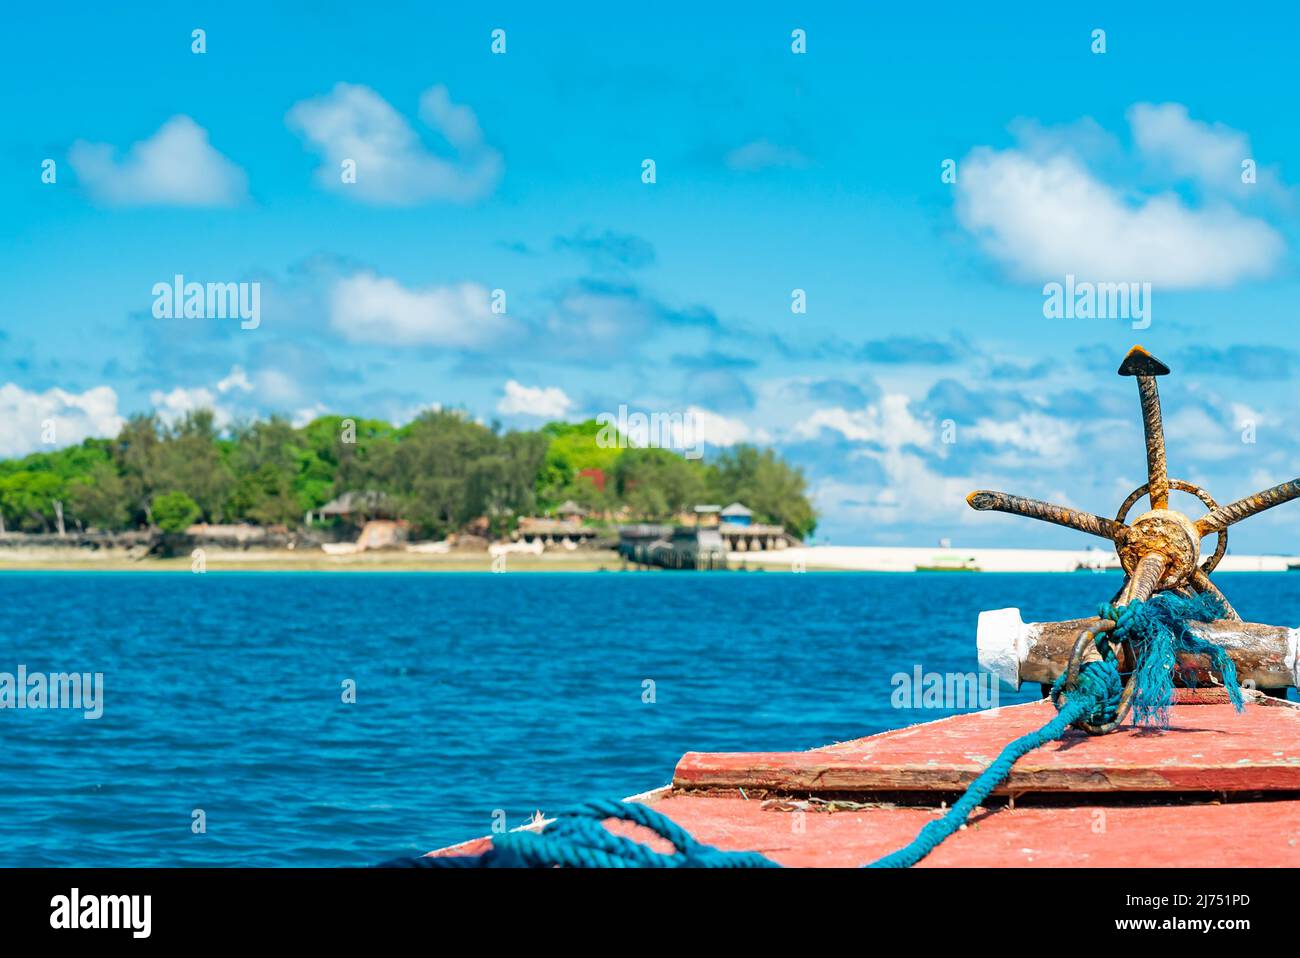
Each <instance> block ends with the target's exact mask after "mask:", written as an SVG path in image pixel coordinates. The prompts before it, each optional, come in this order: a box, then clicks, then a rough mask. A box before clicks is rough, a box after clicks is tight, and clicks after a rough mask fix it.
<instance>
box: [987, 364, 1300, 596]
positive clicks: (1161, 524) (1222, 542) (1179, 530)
mask: <svg viewBox="0 0 1300 958" xmlns="http://www.w3.org/2000/svg"><path fill="white" fill-rule="evenodd" d="M1119 374H1120V375H1121V376H1132V377H1134V378H1136V379H1137V385H1138V397H1139V399H1140V400H1141V404H1142V426H1143V431H1144V434H1145V437H1146V451H1147V483H1146V485H1144V486H1140V487H1139V488H1137V489H1135V490H1134V491H1133V493H1132V494H1131V495H1129V497H1128V498H1127V499H1126V500H1125V502H1124V504H1123V505H1122V506H1121V507H1120V510H1119V512H1118V514H1117V515H1116V517H1115V518H1114V519H1103V518H1102V517H1101V516H1095V515H1093V514H1092V513H1089V512H1079V511H1078V510H1076V509H1069V508H1066V507H1065V506H1058V505H1054V504H1052V503H1050V502H1043V501H1041V500H1038V499H1026V498H1024V497H1022V496H1013V495H1011V494H1009V493H1005V492H992V491H989V490H984V489H981V490H978V491H976V492H972V493H971V494H970V495H969V496H967V497H966V501H967V503H968V504H969V505H970V507H971V508H972V509H977V510H980V511H989V510H992V511H995V512H1008V513H1011V514H1012V515H1018V516H1027V517H1028V518H1031V519H1039V520H1041V521H1043V522H1052V523H1055V524H1057V525H1061V526H1067V527H1069V528H1071V529H1078V530H1079V531H1080V532H1086V533H1088V534H1089V535H1094V536H1099V537H1100V538H1103V539H1110V540H1111V541H1112V542H1114V543H1115V550H1116V552H1117V553H1118V555H1119V559H1120V563H1121V564H1122V565H1123V567H1124V571H1125V573H1127V579H1126V581H1125V584H1124V588H1123V589H1122V590H1121V591H1120V594H1119V595H1118V596H1117V598H1116V602H1117V603H1118V604H1120V605H1123V604H1125V603H1128V602H1132V601H1144V600H1146V599H1148V598H1150V597H1151V596H1152V595H1154V594H1155V593H1157V592H1163V591H1168V592H1176V593H1179V594H1181V595H1190V594H1192V593H1197V592H1199V593H1210V594H1211V595H1214V596H1215V597H1217V598H1218V599H1220V600H1221V601H1222V602H1223V603H1224V606H1225V609H1226V614H1227V616H1228V618H1229V619H1230V620H1232V621H1239V620H1240V616H1239V615H1238V614H1237V611H1236V610H1235V609H1234V608H1233V607H1232V605H1231V604H1230V603H1229V602H1228V600H1227V598H1226V597H1225V596H1224V595H1223V593H1222V592H1220V591H1219V589H1218V587H1217V586H1215V585H1214V583H1213V582H1211V581H1210V577H1209V574H1210V573H1211V572H1212V571H1214V568H1215V566H1217V565H1218V564H1219V560H1220V559H1222V558H1223V555H1224V553H1225V552H1226V551H1227V547H1228V538H1227V537H1228V534H1227V528H1228V526H1230V525H1232V524H1233V523H1235V522H1240V521H1241V520H1242V519H1245V518H1248V517H1249V516H1253V515H1255V514H1256V513H1259V512H1263V511H1264V510H1265V509H1271V508H1272V507H1273V506H1277V505H1281V504H1282V503H1284V502H1289V501H1290V500H1292V499H1297V498H1300V479H1293V480H1291V481H1290V482H1284V483H1282V484H1281V485H1277V486H1274V487H1272V488H1271V489H1265V490H1264V491H1263V492H1257V493H1255V494H1254V495H1252V496H1247V497H1246V498H1244V499H1238V500H1237V501H1236V502H1231V503H1228V504H1227V505H1225V506H1220V505H1218V504H1217V503H1216V502H1215V501H1214V499H1213V498H1212V497H1211V496H1210V495H1209V493H1207V492H1206V491H1205V490H1203V489H1201V488H1200V487H1199V486H1196V485H1193V484H1192V483H1189V482H1185V481H1183V480H1181V479H1170V478H1169V472H1168V465H1167V462H1166V459H1165V436H1164V420H1163V416H1162V412H1161V408H1160V392H1159V390H1158V389H1157V387H1156V377H1158V376H1167V375H1168V374H1169V367H1168V366H1166V365H1165V364H1164V363H1162V362H1161V361H1160V360H1158V359H1156V358H1155V357H1154V356H1152V355H1151V354H1150V353H1149V352H1147V351H1146V350H1145V349H1143V348H1142V347H1141V346H1134V347H1133V348H1132V349H1130V350H1129V352H1128V355H1127V356H1125V357H1124V361H1123V363H1121V364H1120V367H1119ZM1171 489H1177V490H1179V491H1182V492H1188V493H1191V494H1192V495H1195V496H1196V497H1198V498H1199V499H1200V500H1201V501H1202V502H1203V503H1205V505H1206V507H1207V508H1208V509H1209V510H1210V511H1209V512H1208V513H1206V514H1205V515H1204V516H1202V517H1201V518H1200V519H1198V520H1195V521H1193V520H1191V519H1189V518H1188V517H1187V516H1186V515H1184V514H1183V513H1182V512H1180V511H1179V510H1176V509H1170V508H1169V491H1170V490H1171ZM1143 495H1146V497H1147V499H1148V500H1149V501H1150V503H1151V508H1150V510H1149V511H1147V512H1145V513H1143V514H1142V515H1140V516H1138V518H1137V519H1135V520H1134V521H1133V523H1132V524H1128V523H1127V522H1126V519H1127V517H1128V512H1129V509H1131V508H1132V507H1133V505H1134V504H1135V503H1136V502H1137V500H1138V499H1139V498H1141V497H1142V496H1143ZM1212 533H1217V534H1218V537H1219V539H1218V542H1217V544H1216V546H1215V549H1214V552H1213V553H1212V554H1211V555H1210V557H1209V558H1208V559H1207V560H1205V562H1204V563H1202V564H1201V565H1199V566H1198V565H1197V562H1198V561H1199V560H1200V541H1201V539H1202V538H1204V537H1205V536H1207V535H1210V534H1212Z"/></svg>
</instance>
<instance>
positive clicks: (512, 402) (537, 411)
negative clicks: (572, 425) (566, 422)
mask: <svg viewBox="0 0 1300 958" xmlns="http://www.w3.org/2000/svg"><path fill="white" fill-rule="evenodd" d="M571 408H573V400H572V399H570V398H569V397H568V396H567V395H565V392H564V390H563V389H561V388H560V387H559V386H525V385H523V384H522V383H518V382H516V381H515V380H513V379H511V380H508V381H507V382H506V385H505V395H504V396H502V397H501V401H500V402H498V403H497V412H499V413H502V414H503V415H507V416H536V417H537V418H538V419H563V418H564V417H565V416H567V415H568V414H569V410H570V409H571Z"/></svg>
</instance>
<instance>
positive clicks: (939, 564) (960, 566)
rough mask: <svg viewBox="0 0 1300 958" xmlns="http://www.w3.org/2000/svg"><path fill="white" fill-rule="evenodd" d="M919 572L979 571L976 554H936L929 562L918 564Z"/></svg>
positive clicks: (917, 569)
mask: <svg viewBox="0 0 1300 958" xmlns="http://www.w3.org/2000/svg"><path fill="white" fill-rule="evenodd" d="M916 571H917V572H979V571H980V567H979V563H977V562H976V561H975V557H974V556H935V557H934V558H933V559H931V560H930V561H929V562H925V563H921V562H918V563H917V564H916Z"/></svg>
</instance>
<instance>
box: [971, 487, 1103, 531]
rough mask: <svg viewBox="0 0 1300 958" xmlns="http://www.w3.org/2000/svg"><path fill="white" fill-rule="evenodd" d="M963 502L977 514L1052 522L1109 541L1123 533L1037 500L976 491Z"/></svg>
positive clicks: (1098, 518)
mask: <svg viewBox="0 0 1300 958" xmlns="http://www.w3.org/2000/svg"><path fill="white" fill-rule="evenodd" d="M966 502H967V503H968V504H969V505H970V507H971V508H972V509H976V510H978V511H980V512H987V511H993V512H1009V513H1011V514H1012V515H1014V516H1026V517H1028V518H1030V519H1040V520H1042V521H1043V522H1054V523H1056V524H1057V525H1058V526H1067V527H1068V528H1071V529H1078V530H1079V531H1080V532H1086V533H1088V534H1089V535H1094V536H1100V537H1101V538H1103V539H1110V540H1112V541H1113V540H1114V539H1115V537H1116V536H1117V535H1119V533H1120V532H1121V531H1122V530H1123V524H1122V523H1119V522H1116V521H1115V520H1113V519H1105V518H1102V517H1101V516H1094V515H1093V514H1092V513H1090V512H1079V511H1078V510H1077V509H1068V508H1066V507H1065V506H1058V505H1054V504H1052V503H1050V502H1043V501H1041V500H1039V499H1026V498H1024V497H1023V496H1012V495H1009V494H1007V493H1005V492H993V491H991V490H987V489H979V490H977V491H975V492H972V493H971V494H970V495H969V496H967V497H966Z"/></svg>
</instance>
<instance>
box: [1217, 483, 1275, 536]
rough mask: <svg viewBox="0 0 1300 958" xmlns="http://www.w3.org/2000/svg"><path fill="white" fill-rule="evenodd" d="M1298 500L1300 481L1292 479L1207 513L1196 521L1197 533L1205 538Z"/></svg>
mask: <svg viewBox="0 0 1300 958" xmlns="http://www.w3.org/2000/svg"><path fill="white" fill-rule="evenodd" d="M1297 498H1300V479H1292V480H1291V481H1290V482H1283V483H1281V484H1279V485H1276V486H1274V487H1273V488H1272V489H1265V490H1264V491H1263V492H1257V493H1255V494H1254V495H1253V496H1246V497H1245V498H1244V499H1238V500H1237V501H1236V502H1230V503H1228V504H1227V505H1226V506H1219V508H1217V509H1215V510H1214V511H1212V512H1207V513H1206V514H1205V515H1203V516H1201V518H1199V519H1197V520H1196V531H1197V532H1199V533H1200V534H1201V535H1203V536H1208V535H1210V534H1211V533H1214V532H1222V531H1223V530H1224V529H1226V528H1228V526H1230V525H1232V524H1233V523H1234V522H1240V521H1241V520H1242V519H1248V518H1249V517H1251V516H1253V515H1255V514H1256V513H1260V512H1263V511H1264V510H1265V509H1272V508H1273V507H1274V506H1280V505H1281V504H1282V503H1284V502H1290V501H1291V500H1292V499H1297Z"/></svg>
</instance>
